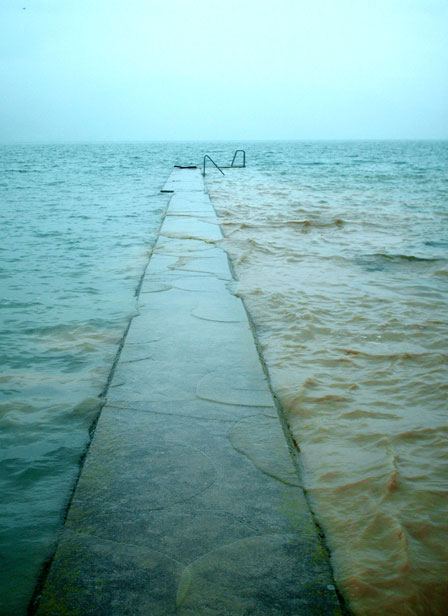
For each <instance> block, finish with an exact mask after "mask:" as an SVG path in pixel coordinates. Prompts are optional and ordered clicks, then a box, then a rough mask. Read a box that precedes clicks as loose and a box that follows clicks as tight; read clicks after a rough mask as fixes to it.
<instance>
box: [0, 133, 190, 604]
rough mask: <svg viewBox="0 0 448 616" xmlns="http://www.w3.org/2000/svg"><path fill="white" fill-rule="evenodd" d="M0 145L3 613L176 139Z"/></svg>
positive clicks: (23, 589)
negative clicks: (164, 141)
mask: <svg viewBox="0 0 448 616" xmlns="http://www.w3.org/2000/svg"><path fill="white" fill-rule="evenodd" d="M185 149H186V150H187V152H185ZM180 150H181V156H182V151H183V153H184V155H188V147H187V148H185V146H184V147H183V148H180ZM0 152H1V162H0V201H1V210H0V234H1V239H0V259H1V261H0V289H1V303H0V319H1V321H0V358H1V359H0V361H1V366H2V370H1V375H0V452H1V453H0V465H1V466H0V493H1V503H2V506H1V513H0V524H1V530H0V552H1V564H0V576H1V581H0V613H1V614H5V615H8V616H11V615H13V614H22V613H25V611H26V606H27V603H28V601H29V599H30V596H31V593H32V591H33V587H34V584H35V581H36V576H37V574H38V572H39V568H40V566H41V564H42V562H43V560H44V559H45V558H46V557H47V556H48V554H49V553H50V552H51V550H52V546H53V542H54V540H55V536H56V532H57V529H58V528H59V526H60V524H61V520H62V517H63V515H64V509H65V507H66V504H67V501H68V498H69V496H70V492H71V489H72V486H73V483H74V481H75V478H76V476H77V472H78V464H79V459H80V456H81V455H82V453H83V451H84V449H85V447H86V444H87V442H88V438H89V427H90V425H91V423H92V421H93V420H94V418H95V417H96V415H97V413H98V409H99V405H100V404H101V400H100V399H99V398H98V396H99V395H100V393H101V392H102V390H103V388H104V386H105V384H106V380H107V377H108V373H109V371H110V369H111V366H112V363H113V360H114V357H115V354H116V352H117V348H118V343H119V341H120V339H121V337H122V335H123V332H124V330H125V327H126V325H127V322H128V320H129V318H130V317H131V316H132V315H133V314H134V313H135V297H134V294H135V289H136V287H137V285H138V282H139V279H140V277H141V275H142V273H143V270H144V267H145V265H146V263H147V260H148V256H149V251H150V249H151V246H152V244H153V243H154V240H155V238H156V235H157V230H158V227H159V225H160V222H161V220H162V216H163V214H164V211H165V209H166V206H167V199H168V196H167V195H163V194H161V193H160V188H161V186H162V184H163V183H164V181H165V179H166V177H167V176H168V174H169V172H170V167H171V166H172V165H173V164H174V163H176V162H177V159H176V155H177V154H178V152H179V147H177V148H176V147H174V148H171V150H170V148H168V147H166V146H162V145H160V144H146V145H138V144H132V145H130V144H112V145H109V144H97V145H87V144H86V145H83V144H79V145H12V146H1V147H0Z"/></svg>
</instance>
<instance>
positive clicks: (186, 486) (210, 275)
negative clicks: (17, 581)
mask: <svg viewBox="0 0 448 616" xmlns="http://www.w3.org/2000/svg"><path fill="white" fill-rule="evenodd" d="M164 190H166V191H173V196H172V198H171V201H170V205H169V208H168V212H167V216H166V218H165V220H164V223H163V226H162V228H161V232H160V236H159V239H158V242H157V245H156V248H155V250H154V252H153V255H152V257H151V259H150V262H149V265H148V268H147V271H146V274H145V277H144V279H143V283H142V287H141V291H140V296H139V304H138V308H139V315H138V316H137V317H135V318H134V319H133V320H132V323H131V326H130V329H129V332H128V335H127V337H126V340H125V344H124V346H123V349H122V352H121V355H120V358H119V361H118V364H117V367H116V370H115V373H114V375H113V379H112V381H111V384H110V387H109V390H108V395H107V405H106V406H105V407H104V408H103V410H102V413H101V416H100V419H99V421H98V424H97V427H96V430H95V434H94V438H93V440H92V443H91V446H90V449H89V452H88V455H87V457H86V460H85V464H84V466H83V469H82V473H81V476H80V480H79V482H78V485H77V488H76V491H75V494H74V497H73V500H72V503H71V507H70V510H69V512H68V517H67V520H66V523H65V527H64V529H63V532H62V535H61V538H60V541H59V545H58V549H57V551H56V555H55V558H54V561H53V563H52V566H51V569H50V571H49V575H48V577H47V580H46V583H45V585H44V589H43V592H42V598H41V600H40V605H39V608H38V611H37V614H38V615H39V616H44V615H53V614H64V615H75V614H76V615H78V614H79V615H83V616H86V615H90V614H92V615H93V614H95V615H97V614H98V615H100V614H101V615H108V616H111V615H117V616H124V615H132V616H135V615H137V614H141V615H151V616H158V615H164V616H167V615H171V614H173V615H174V614H178V615H180V616H187V615H188V616H202V615H216V616H225V615H232V616H237V615H241V616H243V615H249V614H257V615H258V614H260V615H262V614H266V615H267V614H269V615H276V616H287V615H294V616H297V615H299V614H300V615H301V616H308V615H315V616H321V615H325V616H329V615H338V614H341V610H340V607H339V602H338V599H337V596H336V593H335V591H334V587H333V582H332V576H331V571H330V567H329V563H328V557H327V555H326V553H325V551H324V550H323V548H322V545H321V542H320V540H319V538H318V535H317V531H316V527H315V525H314V524H313V522H312V519H311V517H310V514H309V511H308V507H307V505H306V501H305V499H304V496H303V492H302V490H301V488H300V483H299V478H298V475H297V473H296V470H295V467H294V465H293V462H292V459H291V456H290V453H289V450H288V447H287V445H286V441H285V437H284V434H283V431H282V428H281V423H280V421H279V418H278V415H277V411H276V407H275V405H274V402H273V398H272V394H271V391H270V389H269V385H268V382H267V380H266V377H265V375H264V372H263V369H262V366H261V363H260V359H259V356H258V353H257V349H256V346H255V343H254V338H253V334H252V331H251V328H250V325H249V323H248V319H247V315H246V312H245V309H244V306H243V304H242V302H241V300H240V299H239V298H237V297H235V296H234V295H233V294H232V292H231V287H232V274H231V272H230V269H229V264H228V261H227V256H226V253H225V252H224V251H223V250H222V249H221V248H220V247H219V246H217V245H216V242H217V241H219V240H220V239H221V238H222V235H221V230H220V227H219V224H218V221H217V218H216V215H215V212H214V210H213V207H212V205H211V203H210V199H209V197H208V195H207V194H206V192H204V184H203V179H202V176H201V174H200V171H199V170H198V169H176V168H175V169H174V170H173V173H172V174H171V176H170V178H169V180H168V182H167V184H166V185H165V187H164Z"/></svg>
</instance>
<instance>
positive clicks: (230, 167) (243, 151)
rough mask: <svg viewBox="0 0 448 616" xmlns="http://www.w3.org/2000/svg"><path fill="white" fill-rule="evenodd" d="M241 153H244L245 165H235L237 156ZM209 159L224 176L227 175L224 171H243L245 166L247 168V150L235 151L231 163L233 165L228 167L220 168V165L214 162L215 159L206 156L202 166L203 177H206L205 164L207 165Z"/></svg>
mask: <svg viewBox="0 0 448 616" xmlns="http://www.w3.org/2000/svg"><path fill="white" fill-rule="evenodd" d="M239 152H242V153H243V164H242V165H235V160H236V157H237V155H238V153H239ZM207 159H208V160H209V161H210V162H212V163H213V164H214V165H215V167H216V168H217V169H218V170H219V171H220V172H221V173H222V174H223V175H225V173H224V171H223V169H232V168H235V169H242V168H243V167H245V166H246V152H245V150H235V154H234V155H233V159H232V162H231V164H230V165H229V166H228V167H220V166H219V165H217V164H216V163H215V161H214V160H213V158H211V156H209V155H208V154H206V155H205V156H204V162H203V165H202V175H205V163H206V161H207Z"/></svg>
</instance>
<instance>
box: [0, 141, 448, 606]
mask: <svg viewBox="0 0 448 616" xmlns="http://www.w3.org/2000/svg"><path fill="white" fill-rule="evenodd" d="M237 147H244V144H243V145H242V146H240V144H230V143H219V144H217V143H215V144H213V143H199V142H198V143H169V144H167V143H135V144H94V145H93V144H72V145H64V144H58V145H13V146H0V151H1V161H0V200H1V204H2V208H1V210H0V234H1V242H0V289H1V304H0V319H1V324H0V357H1V366H2V371H1V374H0V494H1V512H0V522H1V529H0V551H1V558H2V562H1V564H0V576H1V580H0V613H1V614H2V615H3V614H4V615H7V616H14V615H15V614H17V615H20V614H25V613H26V607H27V604H28V601H29V599H30V597H31V595H32V592H33V588H34V585H35V583H36V579H37V576H38V574H39V571H40V569H41V566H42V564H43V562H44V560H45V558H47V557H48V556H49V555H50V554H51V551H52V549H53V546H54V542H55V540H56V537H57V532H58V529H59V528H60V525H61V523H62V520H63V517H64V513H65V508H66V506H67V503H68V501H69V498H70V494H71V491H72V489H73V486H74V482H75V481H76V477H77V473H78V468H79V461H80V459H81V457H82V455H83V453H84V451H85V448H86V446H87V443H88V440H89V429H90V427H91V425H92V422H94V420H95V418H96V416H97V414H98V411H99V409H100V408H101V404H102V397H101V394H102V392H104V389H105V387H106V384H107V379H108V375H109V372H110V369H111V367H112V364H113V361H114V358H115V355H116V352H117V349H118V345H119V342H120V340H121V337H122V336H123V333H124V331H125V329H126V326H127V324H128V322H129V319H130V318H131V317H132V315H134V314H135V311H136V304H135V290H136V288H137V287H138V284H139V280H140V278H141V276H142V274H143V272H144V268H145V266H146V264H147V261H148V258H149V256H150V251H151V246H152V245H153V243H154V241H155V238H156V236H157V230H158V228H159V225H160V223H161V221H162V218H163V215H164V212H165V209H166V206H167V203H168V199H169V195H166V194H161V193H160V188H161V187H162V185H163V183H164V181H165V179H166V177H167V176H168V174H169V173H170V170H171V167H172V165H173V164H200V163H201V157H202V156H203V155H204V154H205V153H210V154H211V155H212V157H213V158H214V159H215V160H216V161H217V162H218V164H219V163H221V164H227V165H228V164H229V163H230V161H231V158H232V154H233V151H234V150H235V149H236V148H237ZM246 151H247V163H248V166H247V167H246V168H245V169H229V170H226V171H225V173H226V175H225V177H223V176H221V175H220V174H219V172H218V171H217V170H216V169H213V168H212V167H210V168H209V169H208V172H207V176H206V179H207V185H208V188H209V191H210V193H211V196H212V200H213V203H214V205H215V207H216V209H217V210H218V213H219V215H220V218H221V220H222V223H223V231H224V234H225V236H226V238H225V240H223V242H222V244H223V245H224V246H225V248H226V249H227V250H228V251H229V254H230V255H231V257H232V260H233V263H234V267H235V270H236V273H237V275H238V279H239V280H238V283H237V293H238V294H240V295H241V296H242V297H243V298H244V300H245V302H246V305H247V307H248V309H249V311H250V313H251V315H252V317H253V319H254V322H255V325H256V328H257V334H258V337H259V339H260V342H261V345H262V348H263V353H264V357H265V360H266V362H267V366H268V369H269V372H270V376H271V379H272V382H273V386H274V389H275V391H276V393H277V394H278V396H279V398H280V399H281V401H282V404H283V405H284V408H285V410H286V412H287V416H288V421H289V425H290V427H291V430H292V432H293V435H294V438H295V441H296V442H297V444H298V446H299V447H300V450H301V459H302V464H303V469H304V479H305V487H306V489H307V494H308V497H309V499H310V503H311V505H312V507H313V510H314V512H315V514H316V517H317V519H318V520H319V523H320V524H321V526H322V528H323V529H324V531H325V534H326V537H327V542H328V544H329V547H330V549H331V551H332V562H333V566H334V569H335V575H336V579H337V581H338V584H339V585H340V587H341V588H342V591H343V592H344V594H345V596H346V597H347V598H348V600H349V601H350V603H351V605H352V607H353V609H354V611H355V613H356V614H359V615H360V616H361V615H362V616H363V615H368V616H370V615H371V614H372V615H373V614H375V616H376V615H377V614H391V615H392V614H400V615H401V614H403V615H442V614H446V613H447V612H448V604H447V598H446V597H447V594H446V588H447V571H446V562H447V556H448V554H447V552H448V549H447V547H446V536H445V533H446V519H448V511H447V510H448V504H447V483H446V482H447V476H448V473H447V470H448V469H447V466H448V450H447V436H448V427H447V416H446V407H447V404H446V397H447V361H446V360H447V330H448V328H447V319H446V317H447V309H446V302H447V285H448V251H447V248H448V232H447V227H448V179H447V178H448V173H447V172H448V144H447V143H446V142H309V143H308V142H291V143H287V142H278V143H276V142H266V143H263V142H256V143H249V144H246Z"/></svg>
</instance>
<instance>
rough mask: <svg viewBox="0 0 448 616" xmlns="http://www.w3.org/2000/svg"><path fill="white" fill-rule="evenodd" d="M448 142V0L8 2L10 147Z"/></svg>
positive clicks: (2, 30) (5, 91)
mask: <svg viewBox="0 0 448 616" xmlns="http://www.w3.org/2000/svg"><path fill="white" fill-rule="evenodd" d="M346 138H347V139H352V138H405V139H406V138H410V139H413V138H435V139H437V138H445V139H446V138H448V0H194V1H191V0H20V1H18V0H0V141H3V142H4V141H23V140H26V141H34V140H45V141H53V140H75V139H76V140H108V139H114V140H134V139H142V140H153V139H154V140H165V139H179V140H183V139H210V140H212V139H240V140H241V139H248V140H249V139H346Z"/></svg>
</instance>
